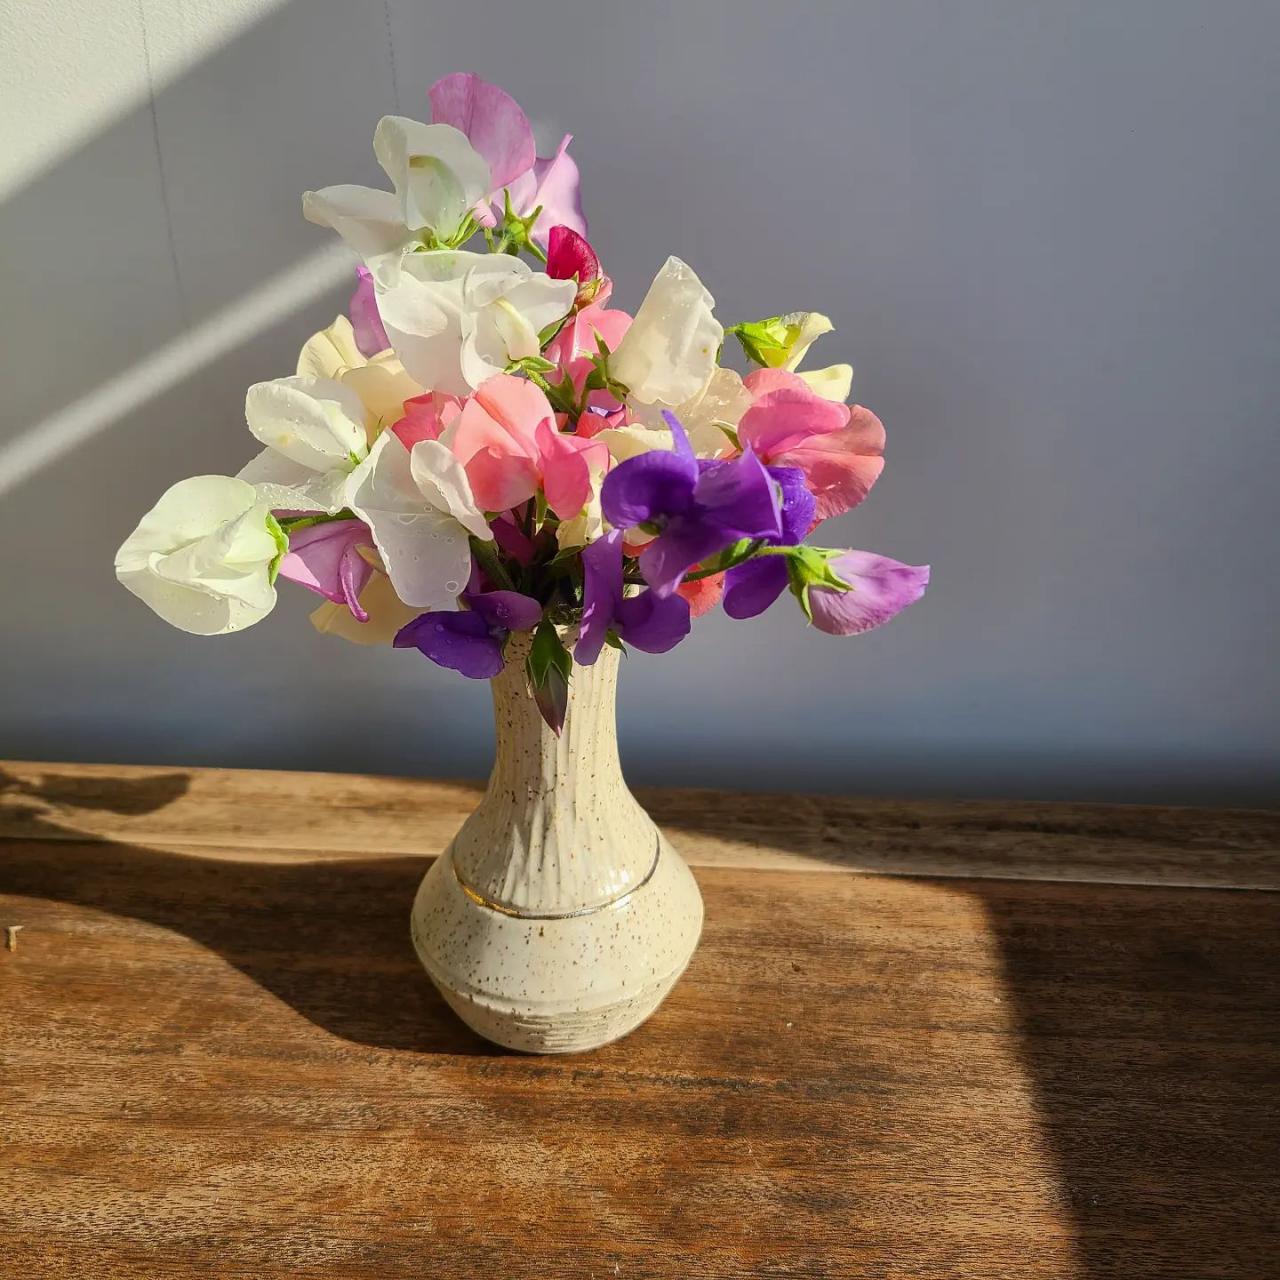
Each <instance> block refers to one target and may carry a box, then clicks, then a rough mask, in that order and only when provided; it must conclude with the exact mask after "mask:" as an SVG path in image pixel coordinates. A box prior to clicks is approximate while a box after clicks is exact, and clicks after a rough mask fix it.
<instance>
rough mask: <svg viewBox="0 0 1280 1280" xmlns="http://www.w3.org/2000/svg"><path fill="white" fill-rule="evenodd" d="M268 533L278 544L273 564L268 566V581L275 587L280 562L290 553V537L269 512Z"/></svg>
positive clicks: (272, 560)
mask: <svg viewBox="0 0 1280 1280" xmlns="http://www.w3.org/2000/svg"><path fill="white" fill-rule="evenodd" d="M266 523H267V532H268V533H269V534H270V535H271V541H272V542H274V543H275V544H276V553H275V555H274V556H273V557H272V559H271V563H270V564H269V565H268V566H267V581H268V582H270V583H271V585H272V586H275V582H276V575H277V574H279V572H280V561H281V560H283V559H284V558H285V556H286V555H287V554H288V551H289V535H288V534H287V533H285V531H284V529H283V528H281V525H280V521H279V520H277V519H276V518H275V516H273V515H272V514H271V512H270V511H268V512H267V522H266Z"/></svg>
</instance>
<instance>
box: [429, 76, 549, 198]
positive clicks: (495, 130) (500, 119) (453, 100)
mask: <svg viewBox="0 0 1280 1280" xmlns="http://www.w3.org/2000/svg"><path fill="white" fill-rule="evenodd" d="M427 96H428V97H429V98H430V99H431V119H432V122H433V123H435V124H451V125H453V127H454V128H455V129H458V130H460V131H461V132H462V133H464V134H466V136H467V140H468V141H469V142H470V143H471V145H472V146H473V147H474V148H475V149H476V150H477V151H478V152H479V153H480V154H481V155H482V156H483V157H484V158H485V160H486V161H488V164H489V174H490V182H491V183H492V189H493V190H494V191H501V190H502V188H503V187H505V186H506V185H507V184H508V183H509V182H510V181H511V180H512V179H513V178H515V177H516V176H517V175H518V174H521V173H524V172H525V171H526V170H528V169H531V168H533V166H534V162H535V159H536V154H535V151H534V144H533V130H532V128H530V126H529V117H528V116H526V115H525V113H524V112H523V111H522V110H521V109H520V105H519V103H517V102H516V100H515V99H514V98H513V97H512V96H511V95H510V94H509V93H507V92H506V90H504V89H500V88H498V86H497V85H496V84H490V83H489V82H488V81H486V80H481V79H480V77H479V76H478V75H476V74H475V73H474V72H463V71H459V72H456V73H455V74H453V75H450V76H445V77H444V78H443V79H442V80H437V81H436V82H435V84H433V85H432V86H431V88H430V89H429V90H428V91H427Z"/></svg>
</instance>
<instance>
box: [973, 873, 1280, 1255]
mask: <svg viewBox="0 0 1280 1280" xmlns="http://www.w3.org/2000/svg"><path fill="white" fill-rule="evenodd" d="M959 883H963V885H964V887H965V890H966V891H967V892H969V893H971V894H972V895H973V896H974V897H975V898H977V899H978V900H980V901H981V902H982V904H983V906H984V908H985V909H986V912H987V916H988V919H989V921H990V927H991V930H992V935H993V938H994V939H995V941H996V942H997V943H998V945H999V949H1000V956H1001V961H1002V964H1003V967H1004V973H1005V990H1006V999H1007V1000H1010V1001H1012V1003H1013V1008H1014V1010H1015V1012H1016V1016H1017V1025H1018V1028H1019V1031H1020V1036H1019V1051H1020V1054H1021V1058H1022V1061H1023V1063H1024V1064H1025V1067H1026V1069H1027V1074H1028V1078H1029V1080H1030V1082H1031V1084H1032V1085H1033V1087H1034V1089H1035V1093H1036V1097H1037V1101H1038V1105H1039V1112H1040V1117H1041V1122H1042V1124H1043V1126H1044V1130H1045V1134H1046V1136H1047V1138H1048V1139H1049V1142H1050V1145H1051V1149H1052V1152H1053V1154H1054V1156H1055V1158H1056V1160H1057V1164H1058V1169H1059V1183H1060V1187H1061V1193H1062V1195H1063V1197H1064V1198H1065V1200H1066V1201H1067V1203H1068V1204H1069V1206H1070V1209H1071V1213H1072V1215H1073V1218H1074V1221H1075V1227H1076V1229H1075V1241H1076V1251H1077V1256H1078V1258H1079V1261H1080V1265H1081V1273H1082V1275H1084V1276H1086V1277H1089V1278H1090V1280H1104V1278H1105V1280H1135V1278H1136V1277H1142V1278H1143V1280H1148V1278H1151V1280H1154V1278H1155V1277H1174V1276H1177V1277H1187V1278H1188V1280H1190V1278H1191V1277H1195V1280H1207V1278H1208V1277H1228V1276H1229V1277H1239V1280H1253V1278H1254V1277H1261V1276H1264V1275H1268V1274H1276V1268H1277V1266H1280V1229H1278V1223H1280V1218H1278V1217H1277V1213H1276V1206H1277V1205H1280V1164H1278V1162H1277V1158H1276V1157H1277V1152H1280V895H1277V894H1273V893H1240V892H1233V891H1230V890H1196V889H1158V888H1152V887H1136V886H1099V885H1081V884H1046V883H1027V882H1013V881H1009V882H1002V881H998V880H988V881H974V880H970V881H965V882H959Z"/></svg>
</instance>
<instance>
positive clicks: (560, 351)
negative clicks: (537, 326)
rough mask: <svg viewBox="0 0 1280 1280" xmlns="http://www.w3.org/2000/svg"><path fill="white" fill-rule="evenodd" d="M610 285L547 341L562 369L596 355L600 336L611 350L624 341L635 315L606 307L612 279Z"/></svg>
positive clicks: (551, 355)
mask: <svg viewBox="0 0 1280 1280" xmlns="http://www.w3.org/2000/svg"><path fill="white" fill-rule="evenodd" d="M604 283H605V285H606V286H608V287H607V288H602V289H601V290H600V292H599V293H597V294H596V297H595V300H594V301H593V302H592V303H591V304H590V305H589V306H585V307H583V308H582V310H581V311H579V312H578V313H577V314H576V315H573V316H570V317H569V319H568V320H566V321H565V323H564V327H563V328H562V329H561V330H560V332H559V333H557V334H556V336H555V337H554V338H553V339H552V340H551V342H550V343H548V344H547V349H546V352H545V355H546V357H547V359H548V360H554V361H555V363H556V364H558V365H560V367H561V368H567V367H568V365H569V363H570V362H571V361H572V360H575V359H577V358H578V357H579V356H593V355H595V354H596V350H597V348H596V339H597V338H601V339H603V341H604V345H605V346H606V347H608V348H609V350H610V351H612V350H613V349H614V347H616V346H617V345H618V343H619V342H621V341H622V335H623V334H624V333H626V331H627V330H628V329H629V328H630V327H631V316H630V315H628V314H627V312H625V311H610V310H609V309H607V308H606V307H605V305H604V304H605V302H606V301H607V300H608V297H609V289H610V288H612V286H611V284H610V282H609V281H608V278H607V277H606V279H605V281H604Z"/></svg>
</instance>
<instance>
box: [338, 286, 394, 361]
mask: <svg viewBox="0 0 1280 1280" xmlns="http://www.w3.org/2000/svg"><path fill="white" fill-rule="evenodd" d="M347 314H348V316H349V317H350V319H351V328H352V331H353V333H354V336H355V342H356V346H357V348H359V351H360V354H361V355H363V356H376V355H377V354H378V352H379V351H386V350H387V348H388V347H390V346H391V343H390V342H388V341H387V331H386V330H385V329H384V328H383V327H382V317H381V316H380V315H378V299H377V295H376V293H375V291H374V287H373V272H371V271H370V270H369V268H368V267H364V266H358V267H356V291H355V293H353V294H352V295H351V301H350V302H349V303H348V304H347Z"/></svg>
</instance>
